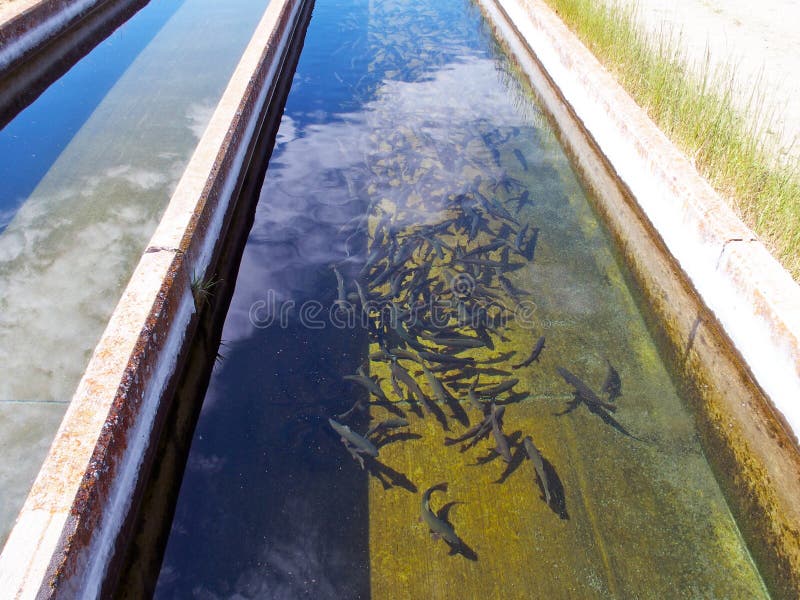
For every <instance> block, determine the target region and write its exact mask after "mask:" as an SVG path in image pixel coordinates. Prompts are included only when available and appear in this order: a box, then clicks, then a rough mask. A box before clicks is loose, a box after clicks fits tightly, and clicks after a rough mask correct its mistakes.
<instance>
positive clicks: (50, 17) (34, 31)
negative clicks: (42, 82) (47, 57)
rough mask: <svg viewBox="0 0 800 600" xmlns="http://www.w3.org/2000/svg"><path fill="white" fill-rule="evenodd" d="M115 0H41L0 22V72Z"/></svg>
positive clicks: (14, 66) (16, 63)
mask: <svg viewBox="0 0 800 600" xmlns="http://www.w3.org/2000/svg"><path fill="white" fill-rule="evenodd" d="M113 2H117V0H41V1H40V2H37V3H35V4H33V5H31V6H29V7H27V8H26V9H24V10H22V11H20V12H18V13H16V14H11V15H8V16H7V18H6V20H5V21H3V22H2V23H0V73H3V72H5V71H9V70H12V69H14V68H16V67H17V66H18V65H19V64H20V63H22V62H23V61H24V60H25V59H26V58H27V57H28V56H30V55H31V54H33V53H34V52H37V51H38V50H39V49H41V48H42V47H43V46H45V45H46V44H48V43H49V42H50V41H52V40H54V39H55V38H57V37H58V36H59V35H61V34H63V33H64V32H65V31H67V30H68V29H70V28H72V27H73V26H74V25H75V24H76V23H78V22H79V21H80V20H81V19H83V18H84V17H86V16H87V15H88V14H89V13H90V12H92V11H93V10H95V9H96V8H99V7H101V6H103V5H105V4H108V3H113Z"/></svg>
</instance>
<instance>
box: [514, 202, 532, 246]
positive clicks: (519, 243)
mask: <svg viewBox="0 0 800 600" xmlns="http://www.w3.org/2000/svg"><path fill="white" fill-rule="evenodd" d="M525 193H526V194H527V193H528V192H525ZM529 225H530V224H529V223H525V227H522V228H520V230H519V233H517V237H516V238H515V239H514V248H515V249H516V251H517V252H519V253H522V252H523V248H522V241H523V240H524V239H525V234H526V233H528V227H529Z"/></svg>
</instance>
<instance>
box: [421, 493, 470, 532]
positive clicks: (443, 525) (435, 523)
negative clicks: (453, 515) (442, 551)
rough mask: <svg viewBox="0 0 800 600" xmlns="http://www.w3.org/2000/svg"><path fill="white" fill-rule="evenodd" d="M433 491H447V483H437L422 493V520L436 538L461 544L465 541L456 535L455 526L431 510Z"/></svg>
mask: <svg viewBox="0 0 800 600" xmlns="http://www.w3.org/2000/svg"><path fill="white" fill-rule="evenodd" d="M433 492H447V483H446V482H442V483H437V484H436V485H433V486H431V487H429V488H428V489H427V490H425V492H424V493H423V494H422V502H421V503H420V513H421V515H422V520H423V521H424V522H425V524H426V525H427V526H428V528H429V529H430V530H431V532H432V533H433V536H434V538H437V539H438V538H439V537H441V538H444V540H445V541H446V542H447V543H448V544H451V545H452V546H461V545H462V544H463V542H462V541H461V538H459V537H458V535H456V531H455V529H453V526H452V525H450V523H448V522H447V521H445V520H444V519H440V518H439V517H438V516H436V514H435V513H434V512H433V511H432V510H431V494H433Z"/></svg>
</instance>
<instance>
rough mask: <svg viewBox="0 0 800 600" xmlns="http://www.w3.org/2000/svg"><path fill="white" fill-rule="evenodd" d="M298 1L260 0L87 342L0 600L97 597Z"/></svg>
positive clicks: (1, 577)
mask: <svg viewBox="0 0 800 600" xmlns="http://www.w3.org/2000/svg"><path fill="white" fill-rule="evenodd" d="M303 4H304V0H272V1H271V2H270V4H269V6H268V7H267V9H266V12H265V13H264V15H263V17H262V19H261V21H260V22H259V24H258V26H257V28H256V30H255V33H254V34H253V37H252V39H251V41H250V43H249V44H248V46H247V48H246V49H245V51H244V54H243V55H242V58H241V60H240V62H239V64H238V66H237V68H236V70H235V71H234V74H233V76H232V78H231V80H230V82H229V84H228V87H227V88H226V90H225V92H224V94H223V96H222V99H221V100H220V102H219V104H218V106H217V109H216V111H215V113H214V115H213V116H212V118H211V121H210V123H209V125H208V127H207V129H206V131H205V133H204V134H203V137H202V138H201V140H200V142H199V144H198V147H197V149H196V150H195V153H194V155H193V156H192V158H191V160H190V162H189V164H188V166H187V168H186V170H185V172H184V174H183V176H182V178H181V180H180V182H179V183H178V186H177V188H176V190H175V192H174V194H173V196H172V198H171V200H170V203H169V205H168V207H167V209H166V211H165V214H164V216H163V217H162V219H161V222H160V224H159V226H158V228H157V229H156V232H155V233H154V234H153V236H152V238H151V240H150V243H149V245H148V248H147V250H146V251H145V253H144V255H143V256H142V258H141V260H140V262H139V265H138V266H137V268H136V270H135V272H134V274H133V276H132V277H131V280H130V282H129V284H128V286H127V288H126V290H125V292H124V293H123V295H122V298H121V300H120V302H119V304H118V305H117V307H116V309H115V311H114V313H113V315H112V316H111V319H110V321H109V324H108V326H107V328H106V330H105V332H104V333H103V336H102V337H101V339H100V342H99V343H98V345H97V347H96V349H95V352H94V354H93V356H92V358H91V360H90V362H89V365H88V367H87V369H86V372H85V373H84V376H83V378H82V380H81V382H80V384H79V386H78V390H77V391H76V393H75V395H74V396H73V399H72V402H71V404H70V407H69V409H68V410H67V413H66V415H65V417H64V420H63V421H62V424H61V426H60V428H59V430H58V432H57V434H56V437H55V440H54V442H53V445H52V447H51V449H50V451H49V454H48V456H47V458H46V459H45V462H44V464H43V466H42V469H41V470H40V472H39V475H38V476H37V479H36V481H35V482H34V485H33V487H32V489H31V492H30V494H29V496H28V498H27V499H26V502H25V504H24V506H23V508H22V510H21V512H20V514H19V516H18V517H17V521H16V523H15V526H14V528H13V530H12V532H11V535H10V536H9V539H8V541H7V542H6V545H5V548H4V549H3V552H2V555H0V590H2V591H0V595H2V597H15V598H34V597H40V598H49V597H55V596H62V597H77V596H80V597H87V598H88V597H98V596H99V595H100V594H101V590H102V587H103V585H104V583H105V578H106V575H107V570H108V568H109V564H110V563H111V561H112V560H113V558H114V554H115V552H116V551H117V546H118V544H119V543H120V542H119V539H118V536H119V533H120V531H121V530H122V528H123V526H124V524H125V522H126V520H127V519H128V518H129V517H130V514H129V513H130V511H131V509H132V504H133V503H134V495H135V491H136V489H137V486H138V485H139V479H140V477H141V473H140V471H141V470H142V463H143V461H144V456H145V453H146V451H147V447H148V445H149V443H150V439H151V437H152V436H153V435H154V434H155V433H156V432H155V431H154V429H155V427H156V420H157V416H158V415H159V414H161V413H163V412H164V411H165V406H164V404H165V403H166V402H167V398H168V394H165V392H166V390H168V388H169V386H170V384H171V382H172V379H173V378H174V376H175V374H176V369H177V367H178V366H179V365H178V362H179V360H180V357H182V356H183V355H184V352H185V349H186V346H187V345H188V343H189V342H190V341H191V332H192V331H193V329H192V328H193V327H194V326H195V325H196V313H197V308H196V306H195V303H194V298H193V295H192V290H191V284H192V281H193V280H195V279H202V278H205V277H209V276H211V275H213V273H210V272H209V265H210V264H211V262H212V259H213V257H214V254H215V252H216V251H217V249H218V247H219V244H220V240H221V238H222V237H224V235H223V234H224V225H225V223H226V220H227V219H228V218H229V213H230V210H231V204H232V200H233V199H235V194H236V193H237V190H238V188H239V187H240V185H241V182H242V179H243V177H244V172H243V164H244V163H245V161H246V158H247V154H248V152H249V151H250V150H249V149H250V148H251V146H252V144H253V142H254V138H255V135H256V134H257V130H258V127H259V125H260V120H261V115H262V113H263V111H262V108H263V106H264V104H265V102H267V100H268V96H269V94H271V90H272V89H273V86H274V84H275V81H276V79H277V76H278V74H279V69H280V68H281V64H282V61H283V57H284V55H285V53H286V49H287V46H288V43H289V40H290V36H291V34H292V31H293V29H294V26H295V24H296V21H297V19H298V16H299V13H300V7H301V6H302V5H303Z"/></svg>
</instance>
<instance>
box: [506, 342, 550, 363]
mask: <svg viewBox="0 0 800 600" xmlns="http://www.w3.org/2000/svg"><path fill="white" fill-rule="evenodd" d="M543 349H544V336H541V337H540V338H539V339H538V340H537V341H536V344H535V345H534V347H533V350H532V351H531V354H530V356H529V357H528V358H526V359H525V360H523V361H522V362H521V363H519V364H518V365H511V368H512V369H521V368H522V367H527V366H528V365H529V364H531V363H532V362H533V361H537V362H538V360H539V355H540V354H541V353H542V350H543Z"/></svg>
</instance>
